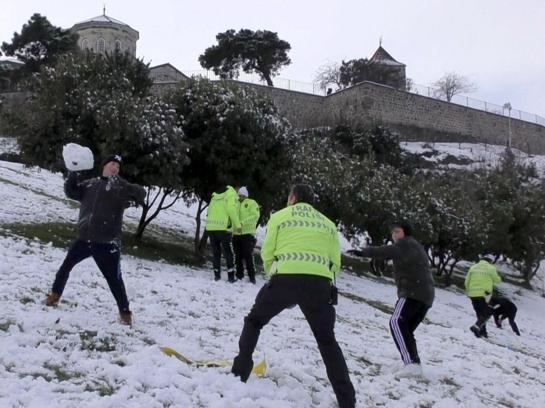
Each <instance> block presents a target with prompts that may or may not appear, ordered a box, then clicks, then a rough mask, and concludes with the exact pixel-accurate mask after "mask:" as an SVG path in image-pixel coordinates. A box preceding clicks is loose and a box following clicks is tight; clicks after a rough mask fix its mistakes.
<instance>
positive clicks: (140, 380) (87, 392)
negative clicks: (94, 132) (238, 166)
mask: <svg viewBox="0 0 545 408" xmlns="http://www.w3.org/2000/svg"><path fill="white" fill-rule="evenodd" d="M62 182H63V180H62V177H61V175H60V174H52V173H49V172H47V171H44V170H42V171H38V170H37V169H29V168H23V167H22V166H21V165H19V164H15V163H7V162H0V200H1V202H2V206H1V207H0V260H1V262H0V288H1V291H0V310H2V312H1V313H0V406H1V407H46V406H47V407H61V406H62V407H169V406H171V407H237V408H238V407H274V408H277V407H294V408H295V407H297V408H300V407H323V408H325V407H328V408H329V407H334V406H336V405H335V400H334V397H333V393H332V389H331V386H330V384H329V382H328V380H327V377H326V373H325V368H324V365H323V363H322V360H321V358H320V355H319V352H318V350H317V347H316V345H315V342H314V339H313V337H312V334H311V332H310V329H309V328H308V326H307V324H306V322H305V321H304V318H303V316H302V313H301V312H300V311H299V310H298V309H297V308H296V309H290V310H286V311H284V312H283V313H282V314H281V315H279V316H278V317H277V318H275V319H274V320H273V321H272V322H271V323H270V325H269V326H267V327H266V328H265V329H264V330H263V332H262V336H261V338H260V341H259V344H258V348H257V350H256V353H255V355H254V360H256V361H258V360H260V359H262V358H263V357H265V358H266V360H267V363H268V369H267V373H266V375H265V377H264V378H255V377H252V378H251V379H250V380H249V381H248V383H247V384H242V383H240V382H239V381H238V380H237V379H236V378H234V377H233V376H231V375H230V374H229V369H228V368H208V369H207V368H195V367H190V366H187V365H185V364H184V363H182V362H180V361H178V360H177V359H175V358H173V357H168V356H166V355H164V354H163V353H162V352H161V351H160V349H159V347H161V346H170V347H172V348H174V349H176V350H177V351H179V352H181V353H182V354H185V355H187V356H189V357H192V358H195V359H231V358H232V357H233V356H234V355H235V353H236V351H237V341H238V336H239V334H240V330H241V328H242V323H243V317H244V316H245V315H246V313H247V312H248V311H249V308H250V307H251V305H252V303H253V300H254V298H255V295H256V293H257V291H258V290H259V288H260V286H261V285H262V284H263V282H264V281H263V279H261V278H259V279H258V284H257V285H256V286H253V285H251V284H249V283H247V282H238V283H236V284H233V285H230V284H228V283H226V282H225V281H220V282H213V281H212V279H211V272H210V271H209V269H208V268H195V267H189V266H185V265H170V264H167V263H165V262H152V261H148V260H143V259H138V258H135V257H131V256H124V257H123V261H122V270H123V274H124V278H125V284H126V286H127V291H128V295H129V299H130V300H131V308H132V310H133V312H134V315H135V325H134V327H133V328H132V329H131V328H127V327H125V326H122V325H120V324H119V323H118V322H117V314H116V307H115V303H114V300H113V298H112V296H111V295H110V293H109V290H108V287H107V285H106V282H105V281H104V279H103V278H102V277H101V276H100V272H99V271H98V269H97V268H96V266H95V265H94V263H93V262H92V261H91V260H87V261H84V262H83V263H81V264H80V265H78V266H77V267H76V268H75V269H74V271H73V273H72V275H71V278H70V280H69V282H68V285H67V288H66V291H65V293H64V296H63V301H62V302H61V304H60V306H59V307H58V308H48V307H46V306H44V305H43V304H42V301H43V299H44V298H45V295H46V293H47V291H48V290H49V287H50V285H51V283H52V280H53V278H54V274H55V272H56V270H57V268H58V266H59V265H60V263H61V262H62V260H63V258H64V255H65V249H64V248H56V247H53V246H52V245H51V244H49V243H47V242H41V241H38V240H36V239H34V240H32V239H30V240H29V239H27V238H24V237H20V236H17V235H14V234H13V233H12V232H10V231H8V230H7V229H6V228H5V226H6V225H7V224H11V223H50V222H62V223H64V222H69V223H70V222H74V221H75V220H76V218H77V208H76V207H75V206H74V204H73V203H72V202H70V201H69V200H66V199H65V198H64V194H63V192H62ZM193 214H194V208H193V207H189V208H187V207H186V206H185V205H183V204H182V203H179V204H177V205H176V206H175V207H173V209H172V210H168V211H166V212H165V213H163V214H162V215H160V216H159V218H158V220H157V222H154V223H155V224H156V226H157V227H161V228H164V229H166V228H168V229H170V230H173V231H181V230H183V231H185V233H186V234H191V232H192V231H193V228H194V220H193V217H192V215H193ZM138 216H139V212H138V210H135V209H130V210H129V211H127V215H126V219H127V227H128V228H132V227H134V224H135V223H136V222H137V218H138ZM157 227H156V228H157ZM541 276H543V271H541ZM338 286H339V288H340V291H341V296H340V299H339V305H338V307H337V314H338V319H337V325H336V333H337V338H338V340H339V342H340V344H341V347H342V349H343V351H344V354H345V357H346V359H347V363H348V367H349V369H350V373H351V377H352V381H353V382H354V385H355V387H356V391H357V397H358V407H375V406H383V407H431V406H433V407H460V406H462V407H481V406H486V407H502V406H504V407H532V408H533V407H542V406H545V374H543V373H544V372H545V343H544V342H543V338H545V325H544V322H543V313H544V312H545V299H544V298H542V297H541V296H539V294H537V293H536V292H532V291H527V290H524V289H520V288H516V290H515V289H514V288H513V290H512V293H514V294H515V295H514V300H515V303H516V304H517V306H518V307H519V315H518V318H517V321H518V323H519V326H520V328H521V331H522V336H521V337H517V336H515V335H514V334H513V333H512V332H511V331H510V329H509V328H504V329H502V330H499V329H496V328H495V327H489V336H490V338H489V339H488V340H482V339H477V338H475V337H474V336H473V335H472V334H471V333H470V332H469V331H468V327H469V326H470V325H471V324H472V323H473V322H474V315H473V311H472V308H471V305H470V303H469V301H468V299H467V298H466V297H465V296H464V295H463V293H461V292H460V291H459V290H456V289H451V290H442V289H438V290H437V296H436V302H435V305H434V307H433V308H432V309H431V310H430V312H429V314H428V316H427V318H426V320H425V322H424V324H422V325H421V327H419V329H418V330H417V333H416V336H417V341H418V345H419V350H420V354H421V358H422V360H423V363H424V370H425V373H426V379H425V380H416V379H402V380H397V379H395V378H394V376H393V375H392V374H390V371H391V370H390V368H391V367H392V366H394V365H395V364H397V363H398V361H399V356H398V352H397V350H396V348H395V346H394V343H393V341H392V339H391V338H390V334H389V330H388V319H389V313H390V311H391V309H392V307H393V304H394V302H395V298H396V295H395V287H394V286H393V285H392V282H391V281H389V280H377V279H372V278H366V277H356V276H354V275H351V274H349V273H343V274H342V275H341V277H340V279H339V281H338Z"/></svg>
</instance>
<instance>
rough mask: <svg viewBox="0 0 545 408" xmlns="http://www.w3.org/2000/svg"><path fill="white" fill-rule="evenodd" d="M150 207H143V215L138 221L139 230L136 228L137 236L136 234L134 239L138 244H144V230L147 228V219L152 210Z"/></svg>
mask: <svg viewBox="0 0 545 408" xmlns="http://www.w3.org/2000/svg"><path fill="white" fill-rule="evenodd" d="M150 208H151V207H150V206H149V205H147V204H146V205H143V206H142V214H141V215H140V221H138V228H136V234H134V239H135V240H136V242H142V235H144V229H145V228H146V223H145V222H146V217H147V216H148V212H149V210H150Z"/></svg>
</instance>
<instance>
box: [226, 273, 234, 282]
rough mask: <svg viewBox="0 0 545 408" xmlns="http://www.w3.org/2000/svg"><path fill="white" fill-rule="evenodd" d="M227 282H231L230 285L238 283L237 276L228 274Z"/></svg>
mask: <svg viewBox="0 0 545 408" xmlns="http://www.w3.org/2000/svg"><path fill="white" fill-rule="evenodd" d="M227 280H228V281H229V283H235V282H236V279H235V274H234V273H233V272H230V273H228V274H227Z"/></svg>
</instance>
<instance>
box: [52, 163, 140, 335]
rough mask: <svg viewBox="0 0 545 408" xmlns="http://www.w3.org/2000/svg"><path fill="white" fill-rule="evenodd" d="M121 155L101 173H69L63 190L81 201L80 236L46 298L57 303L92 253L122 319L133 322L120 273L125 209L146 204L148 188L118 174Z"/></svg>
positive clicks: (68, 195)
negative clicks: (81, 175) (87, 176)
mask: <svg viewBox="0 0 545 408" xmlns="http://www.w3.org/2000/svg"><path fill="white" fill-rule="evenodd" d="M120 164H121V156H119V155H112V156H108V157H106V158H105V159H104V160H103V162H102V176H101V177H96V178H92V179H88V180H84V181H79V180H78V174H77V173H75V172H72V173H70V175H69V176H68V179H67V180H66V183H65V184H64V190H65V193H66V196H67V197H68V198H71V199H73V200H77V201H79V202H80V204H81V206H80V211H79V220H78V237H77V239H76V241H75V242H74V243H73V244H72V246H71V247H70V249H69V250H68V254H67V255H66V258H65V260H64V262H63V263H62V265H61V267H60V269H59V270H58V272H57V274H56V276H55V282H54V283H53V288H52V290H51V292H50V293H49V295H48V296H47V299H46V301H45V303H46V305H47V306H56V305H57V304H58V303H59V300H60V298H61V296H62V293H63V291H64V287H65V285H66V282H67V280H68V277H69V275H70V271H71V270H72V268H74V266H76V265H77V264H78V263H80V262H81V261H83V260H84V259H86V258H88V257H90V256H92V257H93V259H94V260H95V262H96V264H97V266H98V267H99V269H100V271H101V272H102V274H103V275H104V277H105V278H106V281H107V282H108V286H109V287H110V290H111V292H112V294H113V295H114V298H115V300H116V302H117V307H118V308H119V315H120V319H121V322H122V323H124V324H127V325H131V324H132V313H131V311H130V309H129V301H128V299H127V293H126V291H125V284H124V283H123V277H122V276H121V269H120V258H121V254H120V250H121V227H122V222H123V212H124V210H125V208H127V207H128V206H129V205H130V203H131V202H135V203H138V204H143V202H144V198H145V196H146V191H145V190H144V188H142V187H141V186H138V185H136V184H130V183H128V182H127V181H125V180H124V179H122V178H121V177H119V175H118V173H119V167H120Z"/></svg>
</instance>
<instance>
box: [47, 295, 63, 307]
mask: <svg viewBox="0 0 545 408" xmlns="http://www.w3.org/2000/svg"><path fill="white" fill-rule="evenodd" d="M59 300H61V296H60V295H59V294H57V293H55V292H50V293H49V294H48V295H47V298H46V299H45V305H46V306H57V305H58V304H59Z"/></svg>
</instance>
